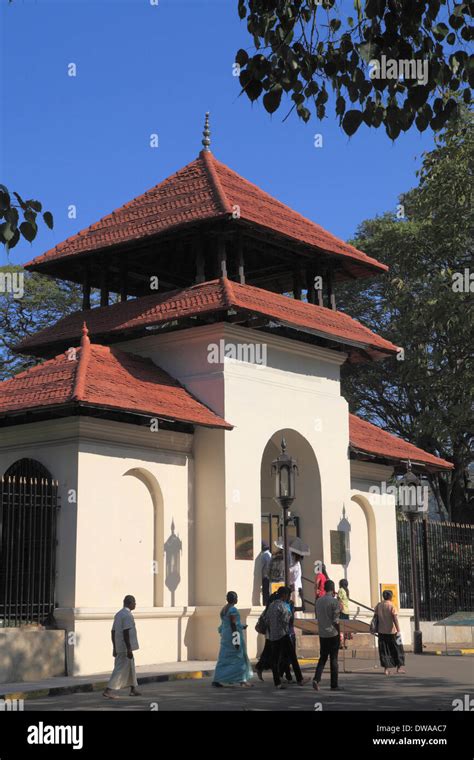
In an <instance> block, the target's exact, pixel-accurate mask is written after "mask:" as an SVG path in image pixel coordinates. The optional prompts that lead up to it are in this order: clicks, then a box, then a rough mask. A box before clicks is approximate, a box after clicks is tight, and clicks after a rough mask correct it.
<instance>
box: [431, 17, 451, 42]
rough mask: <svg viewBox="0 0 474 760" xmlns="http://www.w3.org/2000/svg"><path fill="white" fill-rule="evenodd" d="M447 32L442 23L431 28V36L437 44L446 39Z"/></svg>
mask: <svg viewBox="0 0 474 760" xmlns="http://www.w3.org/2000/svg"><path fill="white" fill-rule="evenodd" d="M448 32H449V29H448V27H447V26H446V24H445V23H443V22H442V21H441V22H440V23H439V24H436V26H434V27H433V35H434V37H435V39H436V40H439V42H441V41H442V40H444V38H445V37H446V35H447V34H448Z"/></svg>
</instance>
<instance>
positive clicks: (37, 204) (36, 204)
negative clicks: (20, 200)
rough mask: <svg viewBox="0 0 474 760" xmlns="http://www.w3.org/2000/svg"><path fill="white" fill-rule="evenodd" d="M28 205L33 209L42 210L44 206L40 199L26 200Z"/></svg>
mask: <svg viewBox="0 0 474 760" xmlns="http://www.w3.org/2000/svg"><path fill="white" fill-rule="evenodd" d="M26 205H27V206H29V207H30V208H32V209H33V211H37V212H38V213H40V212H41V209H42V208H43V207H42V205H41V203H40V202H39V201H26Z"/></svg>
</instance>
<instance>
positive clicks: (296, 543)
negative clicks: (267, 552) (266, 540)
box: [275, 537, 311, 557]
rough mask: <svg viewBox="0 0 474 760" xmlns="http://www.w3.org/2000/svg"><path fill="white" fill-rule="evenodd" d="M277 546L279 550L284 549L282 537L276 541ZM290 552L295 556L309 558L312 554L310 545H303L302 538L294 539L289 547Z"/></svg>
mask: <svg viewBox="0 0 474 760" xmlns="http://www.w3.org/2000/svg"><path fill="white" fill-rule="evenodd" d="M275 546H276V547H278V549H283V538H282V537H280V538H278V539H277V540H276V541H275ZM289 549H290V552H293V554H299V555H300V556H301V557H309V555H310V554H311V552H310V549H309V546H308V544H305V543H303V541H302V540H301V538H294V539H293V541H292V542H291V544H290V546H289Z"/></svg>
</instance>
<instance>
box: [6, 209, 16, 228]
mask: <svg viewBox="0 0 474 760" xmlns="http://www.w3.org/2000/svg"><path fill="white" fill-rule="evenodd" d="M4 217H5V219H6V220H7V222H10V224H11V226H12V227H13V228H15V227H16V226H17V224H18V211H17V209H16V208H14V207H13V206H12V207H11V208H9V209H7V210H6V211H5V213H4Z"/></svg>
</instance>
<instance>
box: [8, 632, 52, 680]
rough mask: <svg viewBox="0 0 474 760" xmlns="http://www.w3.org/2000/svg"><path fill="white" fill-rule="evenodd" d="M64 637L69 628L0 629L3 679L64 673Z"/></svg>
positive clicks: (47, 676)
mask: <svg viewBox="0 0 474 760" xmlns="http://www.w3.org/2000/svg"><path fill="white" fill-rule="evenodd" d="M65 637H66V631H44V630H39V629H25V628H5V629H3V630H0V683H12V682H16V681H39V680H41V679H43V678H51V677H52V676H63V675H65V673H66V660H65V657H66V641H65Z"/></svg>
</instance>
